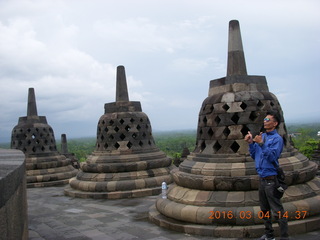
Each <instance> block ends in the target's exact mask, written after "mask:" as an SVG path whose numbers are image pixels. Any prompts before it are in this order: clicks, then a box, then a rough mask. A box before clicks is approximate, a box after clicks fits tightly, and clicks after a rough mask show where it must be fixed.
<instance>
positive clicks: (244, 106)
mask: <svg viewBox="0 0 320 240" xmlns="http://www.w3.org/2000/svg"><path fill="white" fill-rule="evenodd" d="M247 106H248V105H247V104H245V103H244V102H242V103H241V104H240V107H241V108H242V110H245V109H246V108H247Z"/></svg>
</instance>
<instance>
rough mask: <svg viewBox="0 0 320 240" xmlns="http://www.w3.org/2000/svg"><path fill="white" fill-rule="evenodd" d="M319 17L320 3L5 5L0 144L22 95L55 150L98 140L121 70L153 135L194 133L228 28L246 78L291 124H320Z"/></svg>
mask: <svg viewBox="0 0 320 240" xmlns="http://www.w3.org/2000/svg"><path fill="white" fill-rule="evenodd" d="M319 12H320V1H318V0H314V1H312V0H301V1H295V0H282V1H279V0H274V1H272V0H268V1H267V0H265V1H258V0H252V1H245V0H244V1H240V0H239V1H229V0H224V1H213V0H185V1H182V0H180V1H178V0H134V1H133V0H115V1H113V0H65V1H62V0H29V1H22V0H0V84H1V88H0V111H1V112H0V114H1V117H0V140H1V141H4V142H9V141H10V138H11V130H12V129H13V127H14V126H15V125H17V123H18V118H19V117H21V116H26V113H27V95H28V88H29V87H33V88H35V94H36V100H37V108H38V115H39V116H46V117H47V120H48V123H49V125H51V126H52V127H53V130H54V132H55V137H56V138H57V139H60V135H61V134H62V133H66V134H67V137H68V138H73V137H80V136H95V135H96V127H97V123H98V120H99V118H100V116H101V115H103V113H104V104H105V103H108V102H114V101H115V83H116V75H115V74H116V67H117V66H118V65H124V66H125V69H126V75H127V81H128V91H129V98H130V100H132V101H140V102H141V105H142V110H143V112H145V113H146V114H147V115H148V116H149V118H150V121H151V126H152V128H153V131H167V130H181V129H196V127H197V121H198V114H199V110H200V107H201V104H202V101H203V100H204V99H205V98H206V97H207V96H208V90H209V82H210V80H212V79H216V78H221V77H224V76H225V75H226V65H227V62H226V61H227V60H226V59H227V44H228V40H227V39H228V24H229V21H230V20H233V19H237V20H239V22H240V29H241V34H242V41H243V48H244V52H245V58H246V64H247V71H248V74H249V75H263V76H266V78H267V81H268V86H269V90H270V91H271V92H272V93H274V94H275V95H276V96H277V97H278V100H279V101H280V104H281V106H282V109H283V112H284V117H285V120H286V122H287V123H292V122H314V121H317V122H319V120H320V110H319V91H320V83H319V82H320V79H319V77H320V14H319Z"/></svg>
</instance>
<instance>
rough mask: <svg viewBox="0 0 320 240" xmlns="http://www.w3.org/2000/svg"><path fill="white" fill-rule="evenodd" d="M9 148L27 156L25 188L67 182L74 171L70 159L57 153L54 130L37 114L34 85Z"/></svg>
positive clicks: (43, 117)
mask: <svg viewBox="0 0 320 240" xmlns="http://www.w3.org/2000/svg"><path fill="white" fill-rule="evenodd" d="M11 148H14V149H19V150H21V151H23V152H24V154H25V156H26V170H27V172H26V174H27V187H49V186H54V185H61V184H67V183H68V182H69V179H70V178H71V177H74V176H75V175H76V174H77V170H75V169H74V168H73V167H72V165H71V161H70V159H67V158H66V157H65V156H63V155H61V154H59V153H58V151H57V148H56V141H55V138H54V132H53V129H52V127H51V126H50V125H48V123H47V119H46V117H45V116H38V113H37V105H36V98H35V93H34V89H33V88H29V94H28V108H27V116H26V117H20V118H19V122H18V125H17V126H15V127H14V128H13V130H12V135H11Z"/></svg>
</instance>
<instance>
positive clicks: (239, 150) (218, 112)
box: [149, 20, 320, 238]
mask: <svg viewBox="0 0 320 240" xmlns="http://www.w3.org/2000/svg"><path fill="white" fill-rule="evenodd" d="M268 111H277V112H278V113H279V114H280V115H281V122H280V124H279V128H278V132H279V134H280V135H281V136H282V137H283V139H284V144H285V147H284V149H283V152H282V154H281V158H280V159H279V162H280V165H281V166H282V168H283V169H284V170H285V173H286V183H287V184H288V185H289V187H288V189H287V190H286V191H285V194H284V196H283V198H282V201H283V203H284V208H285V211H287V214H288V223H289V233H290V234H298V233H302V232H308V231H313V230H315V229H317V228H320V181H319V178H316V177H315V175H316V171H317V165H316V164H315V163H314V162H311V161H309V159H308V158H307V157H306V156H304V155H302V154H301V153H299V152H298V151H297V150H296V149H295V148H293V147H292V146H291V145H290V141H288V136H287V130H286V126H285V121H284V118H283V112H282V109H281V106H280V104H279V102H278V100H277V98H276V96H275V95H274V94H272V93H271V92H269V89H268V85H267V81H266V78H265V77H264V76H252V75H247V70H246V64H245V58H244V52H243V47H242V40H241V34H240V27H239V22H238V21H236V20H233V21H230V23H229V43H228V64H227V76H226V77H223V78H220V79H215V80H212V81H210V89H209V94H208V97H207V98H206V99H205V100H204V101H203V104H202V106H201V109H200V113H199V120H198V129H197V142H196V148H195V150H194V151H193V152H192V153H191V154H190V155H188V157H187V159H186V160H184V161H183V162H182V163H181V164H180V166H179V169H175V170H173V171H172V172H171V173H172V176H173V180H174V184H172V185H171V186H170V188H169V190H168V196H167V199H162V198H158V199H157V200H156V203H155V205H154V206H152V207H151V208H150V211H149V218H150V220H151V221H153V222H154V223H156V224H158V225H160V226H162V227H166V228H169V229H172V230H175V231H180V232H185V233H190V234H199V235H207V236H213V237H224V238H246V237H260V236H261V235H263V233H264V225H263V220H262V217H263V216H262V214H261V212H260V207H259V200H258V185H259V178H258V176H257V173H256V170H255V165H254V161H253V159H252V158H251V157H250V156H249V152H248V144H247V143H246V142H245V141H244V136H245V135H246V134H247V132H248V131H251V132H252V133H253V135H256V134H258V133H259V132H260V131H263V119H264V117H265V116H266V113H267V112H268ZM274 228H275V230H276V232H277V234H279V232H278V231H279V228H278V224H276V223H275V225H274Z"/></svg>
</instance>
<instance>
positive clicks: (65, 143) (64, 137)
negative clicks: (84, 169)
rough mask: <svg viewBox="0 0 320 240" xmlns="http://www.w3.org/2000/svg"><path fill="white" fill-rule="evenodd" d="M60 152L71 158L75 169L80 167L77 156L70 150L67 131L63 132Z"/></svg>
mask: <svg viewBox="0 0 320 240" xmlns="http://www.w3.org/2000/svg"><path fill="white" fill-rule="evenodd" d="M60 153H61V154H62V155H64V156H65V157H66V158H68V159H70V161H71V165H72V166H73V167H74V168H75V169H79V168H80V163H79V160H78V159H77V157H76V156H75V154H74V153H71V152H69V150H68V141H67V135H66V134H65V133H63V134H61V151H60Z"/></svg>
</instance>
